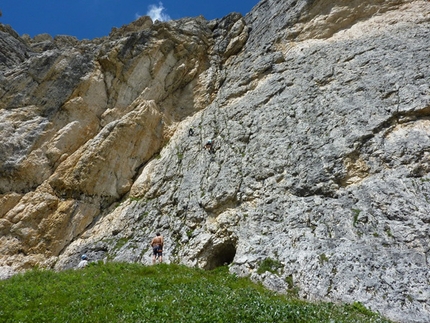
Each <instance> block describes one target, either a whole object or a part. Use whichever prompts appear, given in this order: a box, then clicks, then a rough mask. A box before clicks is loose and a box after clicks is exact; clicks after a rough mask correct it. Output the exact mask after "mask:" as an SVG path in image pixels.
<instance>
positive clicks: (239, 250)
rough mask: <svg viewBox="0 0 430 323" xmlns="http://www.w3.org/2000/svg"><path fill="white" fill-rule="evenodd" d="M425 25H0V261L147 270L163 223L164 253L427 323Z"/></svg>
mask: <svg viewBox="0 0 430 323" xmlns="http://www.w3.org/2000/svg"><path fill="white" fill-rule="evenodd" d="M429 20H430V4H429V2H428V1H400V0H390V1H376V0H372V1H371V0H367V1H350V2H348V3H345V2H344V1H324V0H319V1H276V0H265V1H261V2H260V3H259V4H258V5H257V6H256V7H255V8H254V9H253V10H252V11H251V12H250V13H249V14H248V15H247V16H246V17H245V18H243V17H241V16H240V15H237V14H231V15H229V16H227V17H225V18H223V19H220V20H214V21H206V20H204V19H203V18H201V17H200V18H196V19H184V20H179V21H173V22H169V23H155V24H152V22H151V21H150V20H149V19H148V18H141V19H140V20H138V21H136V22H134V23H133V24H131V25H129V26H124V27H123V28H120V29H115V30H113V31H112V33H111V35H109V37H105V38H102V39H97V40H93V41H86V42H77V41H76V40H74V39H73V38H67V37H63V38H61V37H57V38H55V39H52V38H49V37H42V36H41V37H39V38H37V39H36V38H35V39H33V40H31V39H23V38H20V37H19V36H17V35H16V34H14V33H13V32H12V31H11V30H10V29H8V28H6V27H3V28H2V29H1V37H0V41H1V42H2V44H10V50H11V51H12V48H15V49H14V51H13V55H10V56H7V55H4V56H1V55H2V53H3V52H0V62H1V64H2V65H1V68H2V73H3V74H2V75H3V76H2V79H1V87H0V108H1V110H0V112H1V113H0V119H1V120H2V121H1V125H2V126H1V128H0V132H1V136H2V138H6V139H5V140H3V141H2V142H1V143H0V148H1V150H2V151H4V153H3V154H2V155H1V156H0V162H1V163H0V171H1V173H0V192H1V194H2V195H1V196H0V205H1V208H0V209H1V210H0V232H1V233H2V234H1V237H0V255H1V257H0V261H1V265H2V267H1V268H2V271H1V272H2V275H3V276H5V275H8V274H9V273H11V272H13V271H15V270H19V269H22V268H27V267H31V266H34V265H35V264H39V265H45V266H48V267H53V268H56V269H64V268H70V267H73V266H75V265H76V264H77V262H78V259H79V255H80V254H81V253H84V252H85V253H86V254H88V255H89V256H90V258H91V259H92V260H101V259H108V260H116V261H128V262H140V263H144V264H149V263H150V248H149V241H150V239H151V238H152V236H153V235H154V234H155V232H156V231H161V232H162V233H163V234H164V236H165V240H166V247H165V257H164V259H166V261H168V262H179V263H183V264H187V265H190V266H199V267H202V268H206V269H211V268H214V267H217V266H220V265H223V264H225V263H228V264H230V270H231V271H232V272H235V273H237V274H239V275H247V276H251V278H252V279H255V280H257V281H261V282H262V283H263V284H265V285H266V286H267V287H269V288H271V289H274V290H277V291H280V292H285V293H296V294H297V295H298V296H300V297H302V298H305V299H309V300H321V299H322V300H330V301H336V302H337V301H339V302H354V301H360V302H362V303H363V304H365V305H366V306H369V307H370V308H371V309H372V310H376V311H379V312H381V313H382V314H384V315H387V316H388V317H390V318H392V319H394V320H396V321H399V322H427V321H428V317H430V313H429V305H430V304H429V303H428V299H429V295H430V289H429V281H430V277H429V273H428V264H429V260H430V259H429V234H430V227H429V221H430V220H429V219H430V218H429V211H430V206H429V205H430V204H429V198H430V196H429V194H430V184H429V183H430V177H429V169H430V166H429V165H430V163H429V162H430V157H429V152H430V121H429V117H430V89H429V84H430V68H429V64H428V62H429V52H430V51H429V47H430V43H429V39H430V37H429V36H430V23H429ZM16 43H19V44H20V45H19V46H16V45H15V44H16ZM2 57H9V58H7V59H3V58H2ZM190 128H192V129H193V130H194V134H193V135H191V136H190V135H189V129H190ZM208 139H212V140H213V143H214V144H213V149H212V151H207V150H206V149H204V148H203V145H204V144H205V143H206V141H207V140H208ZM267 260H270V261H271V263H272V266H274V267H273V269H274V272H275V273H271V272H266V273H264V274H258V273H257V270H258V268H259V267H260V266H261V264H262V263H263V262H264V261H267Z"/></svg>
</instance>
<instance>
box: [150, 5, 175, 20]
mask: <svg viewBox="0 0 430 323" xmlns="http://www.w3.org/2000/svg"><path fill="white" fill-rule="evenodd" d="M164 9H165V8H164V7H163V4H162V3H161V2H159V3H158V6H157V5H155V4H151V5H149V6H148V11H147V12H146V15H147V16H149V17H151V19H152V21H155V20H158V21H168V20H170V16H169V15H168V14H166V13H164V12H163V11H164Z"/></svg>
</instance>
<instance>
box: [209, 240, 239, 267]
mask: <svg viewBox="0 0 430 323" xmlns="http://www.w3.org/2000/svg"><path fill="white" fill-rule="evenodd" d="M235 255H236V247H235V245H234V244H233V243H232V242H231V241H227V242H225V243H223V244H219V245H216V246H213V249H212V250H211V252H210V253H209V256H208V258H207V264H206V267H205V269H208V270H212V269H215V268H217V267H221V266H224V265H228V264H231V263H232V262H233V259H234V256H235Z"/></svg>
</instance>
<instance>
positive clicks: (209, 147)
mask: <svg viewBox="0 0 430 323" xmlns="http://www.w3.org/2000/svg"><path fill="white" fill-rule="evenodd" d="M204 148H205V149H206V150H207V151H209V152H210V153H213V152H214V150H213V141H212V139H209V140H208V141H207V142H206V145H205V146H204Z"/></svg>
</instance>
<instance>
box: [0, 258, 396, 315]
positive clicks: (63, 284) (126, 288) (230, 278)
mask: <svg viewBox="0 0 430 323" xmlns="http://www.w3.org/2000/svg"><path fill="white" fill-rule="evenodd" d="M0 322H2V323H3V322H10V323H12V322H13V323H18V322H25V323H27V322H37V323H41V322H49V323H52V322H61V323H65V322H103V323H106V322H133V323H136V322H158V323H161V322H173V323H180V322H184V323H190V322H208V323H214V322H226V323H231V322H234V323H240V322H243V323H245V322H252V323H256V322H261V323H270V322H276V323H280V322H291V323H298V322H306V323H312V322H330V323H341V322H345V323H352V322H366V323H369V322H389V321H388V320H386V319H384V318H382V317H380V316H379V315H377V314H375V313H372V312H371V311H369V310H368V309H367V308H365V307H364V306H363V305H361V304H360V303H354V304H350V305H335V304H333V303H322V302H321V303H310V302H305V301H301V300H298V299H296V298H294V297H291V296H287V295H278V294H276V293H274V292H272V291H269V290H267V289H265V288H264V287H263V286H261V285H258V284H255V283H253V282H251V281H250V280H249V279H247V278H239V277H236V276H235V275H231V274H229V273H228V269H227V268H226V267H220V268H217V269H215V270H212V271H204V270H200V269H195V268H189V267H185V266H180V265H167V264H160V265H155V266H143V265H139V264H126V263H107V264H103V263H95V264H91V265H90V266H88V267H86V268H84V269H80V270H67V271H62V272H53V271H50V270H39V269H38V270H31V271H28V272H26V273H24V274H19V275H15V276H13V277H11V278H10V279H7V280H3V281H0Z"/></svg>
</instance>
